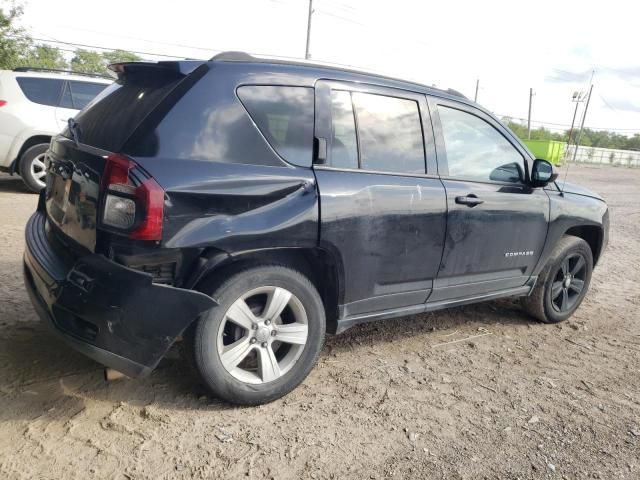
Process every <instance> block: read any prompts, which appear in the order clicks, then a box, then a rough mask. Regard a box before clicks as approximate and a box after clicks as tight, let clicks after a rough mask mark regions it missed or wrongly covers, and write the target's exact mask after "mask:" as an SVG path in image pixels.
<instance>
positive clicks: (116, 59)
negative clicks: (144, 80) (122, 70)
mask: <svg viewBox="0 0 640 480" xmlns="http://www.w3.org/2000/svg"><path fill="white" fill-rule="evenodd" d="M102 57H103V58H104V60H105V62H106V63H107V65H109V64H111V63H120V62H139V61H140V60H142V58H140V57H139V56H138V55H136V54H135V53H131V52H127V51H126V50H112V51H110V52H104V53H103V54H102Z"/></svg>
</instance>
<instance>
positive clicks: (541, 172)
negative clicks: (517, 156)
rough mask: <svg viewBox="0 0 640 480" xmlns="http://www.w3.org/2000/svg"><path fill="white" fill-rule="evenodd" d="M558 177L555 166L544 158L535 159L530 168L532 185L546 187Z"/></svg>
mask: <svg viewBox="0 0 640 480" xmlns="http://www.w3.org/2000/svg"><path fill="white" fill-rule="evenodd" d="M556 178H558V172H557V171H556V169H555V167H554V166H553V165H551V163H549V162H548V161H546V160H542V159H539V158H538V159H536V160H535V161H534V162H533V168H532V169H531V185H532V186H533V187H546V186H547V185H548V184H550V183H551V182H555V180H556Z"/></svg>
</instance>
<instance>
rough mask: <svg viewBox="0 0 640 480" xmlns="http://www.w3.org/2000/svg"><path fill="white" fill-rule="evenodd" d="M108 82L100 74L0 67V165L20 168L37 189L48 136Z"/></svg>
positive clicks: (13, 169) (12, 170) (40, 185)
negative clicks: (4, 68) (3, 68)
mask: <svg viewBox="0 0 640 480" xmlns="http://www.w3.org/2000/svg"><path fill="white" fill-rule="evenodd" d="M110 83H112V80H109V79H107V78H105V77H101V76H99V75H95V76H93V75H86V74H78V73H70V72H60V71H55V70H45V69H35V68H16V69H15V70H13V71H8V70H1V71H0V171H4V172H9V173H11V174H13V173H19V174H20V176H21V177H22V180H23V181H24V183H25V184H26V185H27V186H28V187H29V188H30V189H31V190H33V191H34V192H37V191H39V190H40V189H42V188H43V187H44V177H45V165H44V154H45V152H46V151H47V148H48V147H49V141H50V140H51V137H52V136H54V135H55V134H57V133H58V132H60V131H61V130H62V129H63V128H64V127H65V126H66V124H67V121H68V119H69V118H71V117H73V116H74V115H75V114H76V113H78V111H79V110H81V109H82V108H83V107H84V106H85V105H86V104H87V103H89V102H90V101H91V100H92V99H93V98H94V97H95V96H96V95H97V94H98V93H100V92H101V91H102V90H103V89H104V88H105V87H106V86H107V85H109V84H110Z"/></svg>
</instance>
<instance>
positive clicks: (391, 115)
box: [352, 92, 425, 173]
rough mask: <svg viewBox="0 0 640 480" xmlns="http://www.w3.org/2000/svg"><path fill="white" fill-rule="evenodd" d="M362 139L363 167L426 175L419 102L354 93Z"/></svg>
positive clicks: (359, 131) (361, 159) (361, 155)
mask: <svg viewBox="0 0 640 480" xmlns="http://www.w3.org/2000/svg"><path fill="white" fill-rule="evenodd" d="M352 97H353V104H354V106H355V110H356V119H357V122H358V135H359V136H360V166H361V168H363V169H366V170H380V171H387V172H400V173H424V172H425V163H424V145H423V143H422V127H421V125H420V113H419V111H418V103H417V102H415V101H413V100H406V99H401V98H394V97H386V96H383V95H371V94H366V93H356V92H354V93H353V94H352Z"/></svg>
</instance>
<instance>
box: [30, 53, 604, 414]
mask: <svg viewBox="0 0 640 480" xmlns="http://www.w3.org/2000/svg"><path fill="white" fill-rule="evenodd" d="M112 69H113V70H114V71H116V72H117V73H118V77H119V79H118V81H117V82H116V83H114V84H113V85H111V86H109V87H108V88H107V89H106V90H104V91H103V92H102V93H101V94H100V95H99V96H98V97H96V99H95V100H94V101H93V102H92V103H91V104H90V105H88V106H87V107H86V108H85V109H84V110H83V111H82V112H81V113H80V114H79V115H78V116H77V117H76V122H75V123H74V122H72V123H71V124H70V125H69V127H68V128H67V129H66V130H65V131H64V132H63V133H62V134H61V135H59V136H58V137H56V138H54V139H53V140H52V142H51V146H50V150H49V152H48V159H47V161H48V175H47V185H46V188H45V190H43V192H42V193H41V196H40V201H39V205H38V209H37V212H36V213H35V214H34V215H33V216H32V217H31V219H30V220H29V223H28V225H27V230H26V253H25V258H24V262H25V269H24V271H25V282H26V286H27V289H28V291H29V293H30V296H31V300H32V302H33V304H34V306H35V308H36V309H37V311H38V313H39V314H40V316H41V317H42V318H43V319H44V320H45V321H46V322H47V323H49V324H51V325H52V326H54V327H55V328H54V330H55V331H57V332H59V333H60V334H62V336H63V337H64V338H65V339H66V340H67V341H68V342H69V343H70V344H71V345H72V346H74V347H75V348H77V349H78V350H80V351H82V352H84V353H86V354H87V355H88V356H90V357H92V358H94V359H96V360H98V361H99V362H102V363H104V364H105V365H108V366H109V367H111V368H113V369H116V370H118V371H120V372H123V373H125V374H126V375H128V376H131V377H135V376H140V375H144V374H148V373H149V372H151V371H152V370H153V368H154V367H155V366H156V365H157V364H158V362H159V361H160V359H161V358H162V357H163V355H164V354H165V353H166V352H167V350H168V349H169V348H170V347H171V345H172V344H173V343H174V342H175V341H176V340H178V339H182V340H183V342H182V344H183V346H184V351H185V353H186V355H187V357H188V359H189V361H190V363H192V365H193V366H194V367H195V370H196V372H197V373H198V375H199V376H200V379H201V380H202V382H203V383H204V384H205V385H206V386H207V387H208V388H209V389H210V390H211V392H212V393H213V394H215V395H216V396H219V397H221V398H223V399H226V400H228V401H230V402H235V403H240V404H258V403H262V402H267V401H270V400H273V399H275V398H278V397H280V396H282V395H284V394H286V393H287V392H289V391H290V390H292V389H293V388H294V387H296V386H297V385H298V384H299V383H300V382H302V380H303V379H304V378H305V377H306V375H307V374H308V373H309V371H310V370H311V368H312V367H313V365H314V362H315V361H316V359H317V357H318V355H319V353H320V350H321V348H322V345H323V341H324V337H325V332H329V333H340V332H342V331H344V330H345V329H347V328H349V327H351V326H353V325H356V324H358V323H362V322H369V321H372V320H381V319H386V318H392V317H398V316H404V315H409V314H417V313H422V312H427V311H432V310H437V309H441V308H445V307H449V306H454V305H462V304H468V303H473V302H479V301H483V300H489V299H495V298H499V297H506V296H519V297H522V303H523V305H524V307H525V309H526V310H527V311H528V312H529V313H530V314H531V315H533V316H534V317H536V318H537V319H539V320H541V321H543V322H549V323H551V322H559V321H562V320H564V319H566V318H567V317H569V316H570V315H571V314H572V313H573V312H574V311H575V309H576V308H577V307H578V305H579V304H580V302H581V301H582V299H583V298H584V296H585V294H586V292H587V289H588V286H589V280H590V278H591V272H592V268H593V266H594V265H595V263H596V262H597V261H598V258H599V257H600V255H601V253H602V251H603V249H604V248H605V246H606V244H607V236H608V211H607V205H606V204H605V203H604V201H603V200H602V199H601V198H600V197H598V196H597V195H596V194H595V193H591V192H589V191H587V190H584V189H581V188H578V187H575V186H570V185H568V184H567V185H564V184H562V185H561V187H562V188H559V186H558V184H557V183H555V178H556V173H555V172H554V171H553V167H552V166H551V165H550V164H549V163H548V162H546V161H544V160H534V158H533V157H532V156H531V154H530V153H529V151H528V150H527V149H526V148H525V147H524V146H523V145H522V144H521V143H520V142H519V141H518V139H517V138H516V137H515V136H514V135H513V134H512V133H511V132H510V131H509V130H508V129H507V128H505V127H504V126H503V125H502V124H501V123H500V122H499V121H498V120H497V119H496V118H495V117H494V116H493V115H492V114H490V113H489V112H487V111H486V110H484V109H482V108H481V107H479V106H478V105H475V104H474V103H473V102H470V101H469V100H467V99H466V98H464V97H463V96H461V95H459V94H457V93H456V92H454V91H442V90H438V89H435V88H430V87H425V86H423V85H418V84H414V83H409V82H405V81H401V80H396V79H392V78H386V77H382V76H378V75H372V74H366V73H362V72H355V71H350V70H344V69H338V68H331V67H326V66H320V65H314V64H307V63H296V62H285V61H277V60H266V59H258V58H254V57H251V56H249V55H246V54H240V53H225V54H221V55H218V56H216V57H214V58H213V59H211V60H210V61H208V62H195V61H184V62H159V63H125V64H116V65H113V66H112Z"/></svg>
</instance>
